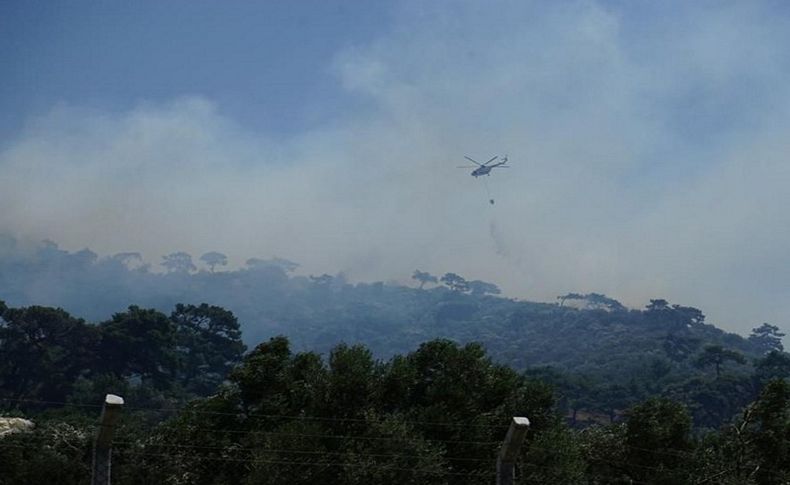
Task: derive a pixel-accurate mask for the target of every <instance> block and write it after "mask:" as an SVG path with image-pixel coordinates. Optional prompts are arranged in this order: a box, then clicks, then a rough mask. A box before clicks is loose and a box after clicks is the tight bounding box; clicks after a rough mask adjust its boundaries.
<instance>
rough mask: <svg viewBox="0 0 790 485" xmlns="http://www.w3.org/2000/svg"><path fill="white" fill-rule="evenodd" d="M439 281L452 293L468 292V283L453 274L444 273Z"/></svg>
mask: <svg viewBox="0 0 790 485" xmlns="http://www.w3.org/2000/svg"><path fill="white" fill-rule="evenodd" d="M440 281H441V282H442V283H444V284H445V286H447V287H448V288H450V289H451V290H453V291H457V292H460V293H465V292H467V291H469V283H468V282H467V281H466V280H465V279H464V278H462V277H461V276H459V275H457V274H455V273H445V274H444V276H442V278H441V280H440Z"/></svg>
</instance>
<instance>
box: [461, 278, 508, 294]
mask: <svg viewBox="0 0 790 485" xmlns="http://www.w3.org/2000/svg"><path fill="white" fill-rule="evenodd" d="M468 285H469V290H470V291H471V292H472V294H473V295H475V296H483V295H485V294H490V295H498V294H500V293H502V291H501V290H500V289H499V287H498V286H497V285H495V284H493V283H487V282H485V281H480V280H473V281H470V282H469V283H468Z"/></svg>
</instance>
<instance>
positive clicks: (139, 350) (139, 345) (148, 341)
mask: <svg viewBox="0 0 790 485" xmlns="http://www.w3.org/2000/svg"><path fill="white" fill-rule="evenodd" d="M99 330H100V331H101V342H100V346H99V352H100V355H101V361H102V365H103V368H104V369H106V371H108V372H110V373H112V374H114V375H116V376H119V377H124V378H128V377H135V376H136V377H139V378H141V379H142V380H143V381H150V382H151V383H152V384H153V385H154V386H155V387H158V388H165V387H168V386H169V385H170V384H171V382H172V377H174V376H175V375H176V370H177V367H178V358H177V356H176V353H175V351H174V350H173V348H174V346H175V343H176V329H175V325H174V324H173V323H172V322H171V321H170V319H169V318H167V316H166V315H164V314H163V313H161V312H158V311H156V310H153V309H142V308H140V307H137V306H130V307H129V309H128V310H127V311H126V312H123V313H116V314H115V315H113V316H112V319H111V320H109V321H106V322H102V323H101V324H99Z"/></svg>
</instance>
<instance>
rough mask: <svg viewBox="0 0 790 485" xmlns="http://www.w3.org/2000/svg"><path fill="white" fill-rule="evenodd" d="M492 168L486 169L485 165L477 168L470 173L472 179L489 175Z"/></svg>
mask: <svg viewBox="0 0 790 485" xmlns="http://www.w3.org/2000/svg"><path fill="white" fill-rule="evenodd" d="M492 168H493V167H488V166H485V165H484V166H482V167H477V168H476V169H474V170H473V171H472V177H479V176H481V175H491V169H492Z"/></svg>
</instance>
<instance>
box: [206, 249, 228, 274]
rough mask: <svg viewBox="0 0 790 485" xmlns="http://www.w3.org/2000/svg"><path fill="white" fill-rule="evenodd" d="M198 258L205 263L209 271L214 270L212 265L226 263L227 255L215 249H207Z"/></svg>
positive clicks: (223, 264)
mask: <svg viewBox="0 0 790 485" xmlns="http://www.w3.org/2000/svg"><path fill="white" fill-rule="evenodd" d="M200 260H201V261H203V262H204V263H206V265H207V266H208V269H209V271H211V272H212V273H213V272H214V267H216V266H225V265H227V264H228V257H227V256H225V255H224V254H222V253H220V252H217V251H209V252H207V253H206V254H204V255H203V256H201V257H200Z"/></svg>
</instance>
